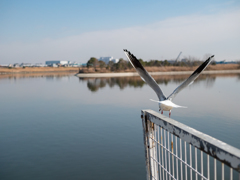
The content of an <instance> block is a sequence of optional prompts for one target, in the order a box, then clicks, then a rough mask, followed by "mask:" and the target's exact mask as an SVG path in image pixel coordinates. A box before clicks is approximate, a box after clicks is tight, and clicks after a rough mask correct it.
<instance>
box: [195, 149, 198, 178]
mask: <svg viewBox="0 0 240 180" xmlns="http://www.w3.org/2000/svg"><path fill="white" fill-rule="evenodd" d="M195 169H196V170H197V148H195ZM195 179H196V180H197V179H198V174H197V173H195Z"/></svg>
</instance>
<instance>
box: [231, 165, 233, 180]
mask: <svg viewBox="0 0 240 180" xmlns="http://www.w3.org/2000/svg"><path fill="white" fill-rule="evenodd" d="M230 180H233V169H232V168H230Z"/></svg>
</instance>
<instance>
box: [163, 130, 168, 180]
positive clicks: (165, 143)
mask: <svg viewBox="0 0 240 180" xmlns="http://www.w3.org/2000/svg"><path fill="white" fill-rule="evenodd" d="M164 132H165V133H163V134H164V145H165V148H166V147H167V142H166V130H164ZM164 150H165V167H166V169H167V151H166V149H164ZM167 177H168V173H167V171H166V180H167V179H168V178H167Z"/></svg>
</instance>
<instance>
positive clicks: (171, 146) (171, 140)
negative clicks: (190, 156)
mask: <svg viewBox="0 0 240 180" xmlns="http://www.w3.org/2000/svg"><path fill="white" fill-rule="evenodd" d="M171 148H172V153H173V154H174V151H173V135H172V134H171ZM174 174H175V173H174V156H173V155H172V175H173V177H175V175H174Z"/></svg>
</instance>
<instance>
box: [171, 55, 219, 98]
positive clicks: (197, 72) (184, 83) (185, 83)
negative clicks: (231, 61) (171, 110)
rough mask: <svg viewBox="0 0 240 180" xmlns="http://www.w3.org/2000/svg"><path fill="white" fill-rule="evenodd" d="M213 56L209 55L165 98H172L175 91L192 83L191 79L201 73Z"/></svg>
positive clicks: (177, 91) (175, 93)
mask: <svg viewBox="0 0 240 180" xmlns="http://www.w3.org/2000/svg"><path fill="white" fill-rule="evenodd" d="M213 57H214V56H211V57H209V58H208V59H207V60H206V61H205V62H204V63H202V64H201V65H200V66H199V67H198V68H197V69H196V70H195V71H194V72H193V73H192V75H191V76H189V78H188V79H186V80H185V81H184V82H183V83H182V84H181V85H180V86H178V87H177V88H176V89H175V90H174V91H173V92H172V94H170V95H169V96H168V98H167V99H169V100H172V99H173V98H174V97H175V96H176V95H177V93H179V92H180V91H181V90H182V89H184V88H185V87H187V86H188V85H190V84H192V83H193V81H194V80H195V79H196V78H197V77H198V76H199V75H200V74H201V72H202V71H203V70H204V69H205V68H206V67H207V66H208V65H209V63H210V62H211V60H212V58H213Z"/></svg>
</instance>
